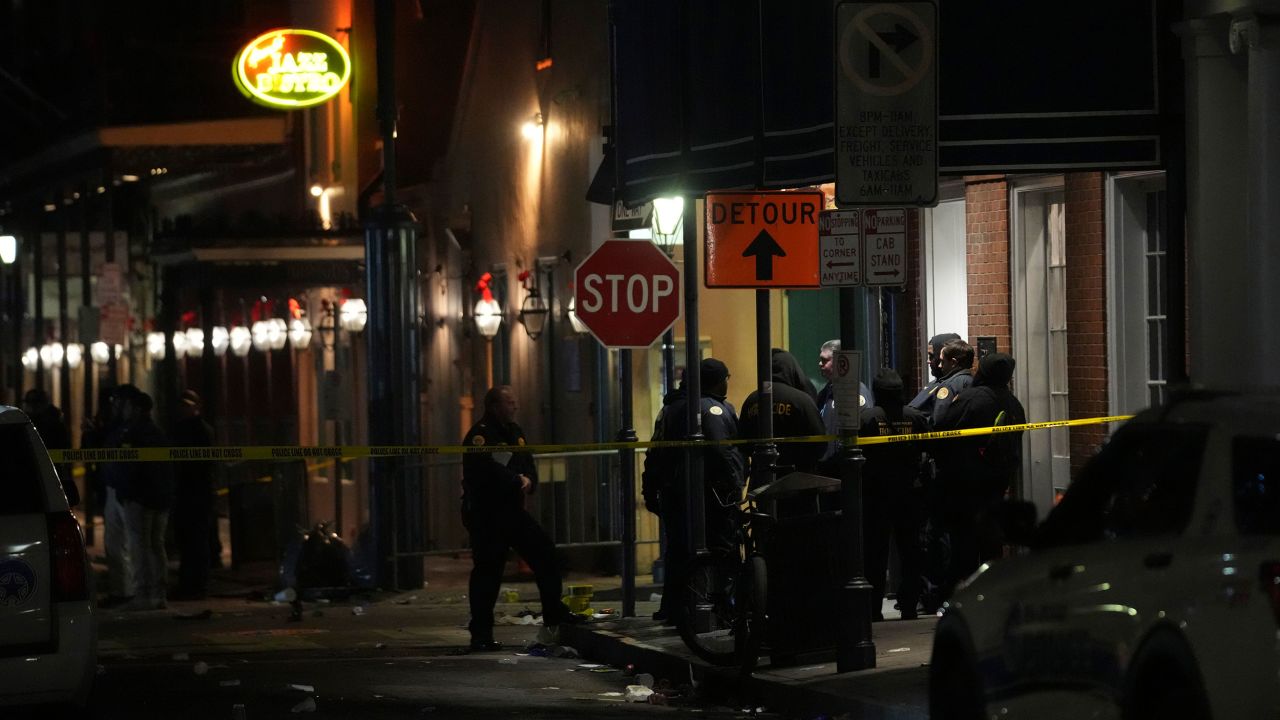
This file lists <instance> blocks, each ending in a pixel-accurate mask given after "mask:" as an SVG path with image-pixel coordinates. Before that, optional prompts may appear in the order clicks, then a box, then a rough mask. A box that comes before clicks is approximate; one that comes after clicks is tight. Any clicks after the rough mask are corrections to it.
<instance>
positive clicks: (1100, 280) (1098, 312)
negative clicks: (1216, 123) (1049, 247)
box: [1064, 172, 1108, 476]
mask: <svg viewBox="0 0 1280 720" xmlns="http://www.w3.org/2000/svg"><path fill="white" fill-rule="evenodd" d="M1065 183H1066V187H1065V188H1064V190H1065V196H1066V204H1067V207H1066V250H1067V289H1066V290H1067V390H1068V392H1069V396H1068V397H1069V399H1068V407H1069V413H1070V416H1071V418H1073V419H1075V418H1088V417H1098V416H1102V415H1106V414H1107V410H1108V405H1107V275H1106V273H1107V268H1106V251H1107V242H1106V218H1105V217H1104V215H1105V211H1104V207H1105V205H1104V201H1105V192H1106V191H1105V185H1104V183H1103V177H1102V173H1096V172H1092V173H1068V174H1067V175H1066V178H1065ZM1105 435H1106V430H1105V429H1104V428H1103V426H1101V425H1090V426H1086V427H1074V428H1071V471H1072V475H1073V476H1074V475H1075V473H1076V471H1077V470H1078V469H1079V468H1080V467H1081V466H1082V465H1083V464H1084V462H1085V461H1086V460H1088V459H1089V457H1090V456H1092V455H1093V453H1094V452H1095V451H1096V450H1097V448H1098V446H1099V445H1100V444H1101V443H1102V440H1103V438H1104V437H1105Z"/></svg>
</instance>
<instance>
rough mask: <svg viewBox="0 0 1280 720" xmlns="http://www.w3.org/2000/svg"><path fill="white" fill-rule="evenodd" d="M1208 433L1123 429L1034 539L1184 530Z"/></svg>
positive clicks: (1182, 428) (1052, 541)
mask: <svg viewBox="0 0 1280 720" xmlns="http://www.w3.org/2000/svg"><path fill="white" fill-rule="evenodd" d="M1207 436H1208V429H1207V428H1206V427H1205V426H1202V425H1155V424H1144V425H1139V426H1134V425H1130V426H1128V427H1126V428H1123V429H1121V430H1120V431H1118V432H1117V433H1116V435H1115V437H1114V438H1112V440H1111V442H1109V443H1107V445H1106V446H1104V447H1103V449H1102V450H1101V451H1100V452H1099V453H1098V454H1097V455H1096V456H1095V457H1094V458H1093V459H1092V460H1090V461H1089V464H1088V465H1086V466H1085V468H1084V470H1083V471H1081V473H1080V478H1079V479H1078V480H1076V482H1075V483H1074V484H1072V486H1071V488H1070V489H1068V490H1067V493H1066V495H1065V496H1064V497H1063V499H1062V502H1061V503H1059V504H1058V506H1057V507H1055V508H1054V510H1053V511H1052V512H1051V513H1050V514H1049V517H1048V518H1046V520H1045V524H1044V526H1043V528H1042V530H1041V537H1040V538H1039V540H1040V543H1039V544H1041V545H1070V544H1077V543H1085V542H1097V541H1102V540H1115V539H1121V538H1128V537H1149V536H1156V535H1175V534H1177V533H1180V532H1182V530H1183V528H1185V527H1186V525H1187V522H1188V521H1189V520H1190V519H1191V510H1192V504H1193V503H1194V501H1195V490H1196V481H1197V478H1198V477H1199V471H1200V464H1201V459H1202V458H1203V455H1204V446H1205V439H1206V438H1207ZM1277 477H1278V478H1280V476H1277Z"/></svg>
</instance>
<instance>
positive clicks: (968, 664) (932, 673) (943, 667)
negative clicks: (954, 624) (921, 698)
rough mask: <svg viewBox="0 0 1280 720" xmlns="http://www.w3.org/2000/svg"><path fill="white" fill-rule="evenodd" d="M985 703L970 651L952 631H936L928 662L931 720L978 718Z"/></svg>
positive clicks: (983, 714) (966, 644) (982, 715)
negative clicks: (931, 655)
mask: <svg viewBox="0 0 1280 720" xmlns="http://www.w3.org/2000/svg"><path fill="white" fill-rule="evenodd" d="M985 705H986V703H985V702H984V701H983V698H982V679H981V677H980V676H979V675H978V666H977V664H976V662H975V661H974V658H973V653H972V651H971V650H970V649H969V647H968V643H966V642H964V641H963V640H962V639H961V638H960V637H959V636H958V635H957V634H956V633H955V632H954V631H952V632H946V631H943V630H939V632H938V634H937V635H936V636H935V637H934V641H933V657H932V659H931V660H930V662H929V717H930V718H931V720H981V719H982V718H983V717H984V716H985V715H986V711H985Z"/></svg>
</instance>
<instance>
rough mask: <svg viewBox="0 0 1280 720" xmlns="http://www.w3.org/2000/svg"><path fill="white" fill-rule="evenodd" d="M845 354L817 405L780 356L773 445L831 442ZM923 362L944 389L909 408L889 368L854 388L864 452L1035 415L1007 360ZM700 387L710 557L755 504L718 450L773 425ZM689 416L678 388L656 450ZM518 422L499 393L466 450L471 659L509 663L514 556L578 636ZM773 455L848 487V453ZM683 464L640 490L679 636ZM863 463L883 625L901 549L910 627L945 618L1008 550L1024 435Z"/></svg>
mask: <svg viewBox="0 0 1280 720" xmlns="http://www.w3.org/2000/svg"><path fill="white" fill-rule="evenodd" d="M839 349H840V341H838V340H832V341H829V342H827V343H824V344H823V346H822V348H821V350H820V352H819V359H818V363H819V371H820V372H821V373H822V375H823V377H825V378H826V379H827V381H828V382H827V385H826V387H824V388H823V389H822V391H821V392H819V391H817V390H816V389H815V387H814V385H813V383H812V382H811V381H810V380H809V378H808V376H807V375H806V374H805V372H804V370H803V369H802V368H801V366H800V363H799V361H797V360H796V358H795V356H794V355H792V354H791V353H790V352H788V351H786V350H781V349H776V348H775V349H774V350H773V351H772V358H771V378H772V395H773V397H772V404H773V407H772V409H771V410H772V437H776V438H786V437H809V436H822V435H833V434H835V428H836V408H835V397H834V392H833V387H832V384H831V382H832V376H833V362H832V358H833V356H834V353H835V352H836V351H838V350H839ZM927 353H928V360H929V369H930V372H931V373H932V375H933V378H934V379H933V381H932V382H930V383H929V384H928V385H926V386H925V387H924V388H923V389H921V390H920V392H919V394H917V395H916V396H915V397H914V398H913V399H912V400H911V401H910V402H906V400H905V395H904V386H903V381H902V378H901V376H900V375H899V374H898V373H897V372H896V371H895V370H893V369H892V368H881V369H880V370H879V371H878V372H877V373H876V375H875V378H874V379H873V380H872V384H871V387H870V388H867V387H866V386H865V385H863V386H861V387H860V388H859V390H860V392H859V395H860V404H861V408H860V413H859V419H860V429H859V435H860V436H863V437H868V436H885V435H906V434H916V433H926V432H931V431H936V430H951V429H960V428H979V427H992V426H997V425H1020V424H1023V423H1025V422H1026V413H1025V412H1024V410H1023V408H1022V405H1021V403H1019V402H1018V400H1017V398H1016V397H1014V395H1013V393H1012V392H1011V390H1010V388H1009V383H1010V381H1011V379H1012V377H1013V369H1014V361H1013V358H1012V357H1010V356H1009V355H1006V354H1004V353H994V352H993V353H990V354H987V355H986V356H984V357H983V358H982V359H981V361H980V362H979V363H978V367H977V369H976V371H975V370H974V367H973V365H974V350H973V348H972V347H971V346H970V345H969V344H968V343H966V342H964V341H963V340H961V339H960V336H959V335H956V334H954V333H950V334H943V335H936V336H934V337H933V338H931V339H930V340H929V344H928V348H927ZM698 371H699V380H700V387H701V397H700V398H699V399H698V402H699V412H700V415H701V431H702V435H703V436H704V437H705V439H706V440H708V441H710V442H708V443H707V445H706V447H705V448H704V449H703V450H702V451H701V452H702V453H703V455H702V460H703V482H704V492H703V498H704V513H705V522H706V525H705V526H706V544H707V548H708V550H711V551H713V552H714V551H731V550H732V549H733V548H734V547H735V545H736V543H737V542H738V541H739V538H738V535H737V533H738V528H737V527H735V520H734V517H735V508H736V507H737V505H738V504H739V503H740V502H741V501H742V497H743V491H744V490H745V488H746V484H747V478H748V475H749V471H750V468H749V464H748V461H747V457H748V456H749V453H750V451H751V448H750V446H747V447H746V451H745V452H744V449H743V446H742V445H738V444H733V445H730V444H723V443H717V442H715V441H722V440H735V439H761V440H763V439H765V438H767V437H769V435H768V434H765V433H763V432H761V428H762V425H763V423H761V422H760V420H761V416H762V414H763V413H764V412H767V411H768V410H766V409H764V408H761V402H760V393H759V391H758V390H756V391H753V392H752V393H751V394H750V395H748V396H747V397H746V399H745V400H744V401H743V403H742V412H741V415H739V414H738V412H736V411H735V409H734V406H733V405H732V404H731V403H729V402H728V400H727V396H728V392H729V377H730V375H729V368H728V367H727V366H726V365H725V364H724V363H723V362H722V361H720V360H718V359H715V358H706V359H704V360H702V362H701V364H700V366H699V368H698ZM689 402H690V398H689V397H688V392H687V389H686V385H685V383H684V382H683V381H682V382H681V383H680V386H679V387H678V388H676V389H675V390H673V391H671V392H670V393H668V394H667V395H666V396H665V397H664V398H663V406H662V409H661V411H660V412H659V414H658V417H657V420H656V422H655V425H654V432H653V439H654V440H683V439H685V438H686V437H688V436H689V429H688V427H687V424H688V423H687V418H688V412H687V409H688V403H689ZM517 409H518V404H517V400H516V396H515V393H514V390H513V389H512V388H511V387H510V386H505V385H503V386H498V387H494V388H492V389H490V390H489V392H488V393H487V394H486V396H485V402H484V416H483V417H482V418H481V419H480V420H479V422H477V423H476V424H475V426H473V427H472V428H471V430H470V431H469V432H468V433H467V435H466V437H465V438H464V439H463V443H464V444H465V445H468V446H473V447H472V452H469V453H468V454H466V455H465V456H464V459H463V497H462V516H463V521H464V524H465V525H466V527H467V529H468V531H469V532H470V535H471V545H472V555H473V563H474V566H473V568H472V573H471V582H470V593H469V600H470V605H471V621H470V625H469V629H470V631H471V644H470V650H471V651H486V650H490V651H491V650H496V649H499V648H500V647H501V646H500V644H498V643H497V642H495V641H494V636H493V624H494V613H493V610H494V603H495V602H496V600H497V595H498V589H499V586H500V584H501V579H502V572H503V567H504V565H505V563H506V553H507V551H508V550H509V549H514V550H516V552H517V553H518V554H519V555H520V556H521V557H522V558H524V560H525V561H526V562H527V563H528V565H529V567H530V568H531V569H532V570H533V571H534V574H535V577H536V582H537V586H538V591H539V595H540V599H541V603H542V610H543V614H542V615H543V617H542V619H543V623H544V625H545V626H546V628H547V629H548V630H551V631H552V632H553V634H554V630H555V629H556V628H557V627H558V626H559V625H561V624H563V623H566V622H577V621H580V620H581V619H580V618H578V617H576V616H574V615H573V614H572V613H571V612H569V610H568V608H567V607H566V606H565V605H564V604H563V602H562V601H561V596H560V593H561V577H560V569H559V567H558V564H557V562H556V558H555V544H554V542H553V541H552V539H551V537H550V536H549V535H548V534H547V533H546V531H545V530H543V529H542V528H541V527H540V526H539V525H538V523H537V521H536V520H535V519H534V518H533V517H532V516H531V515H530V514H529V512H528V511H527V510H526V502H525V498H526V497H527V496H529V495H531V494H532V493H534V492H535V491H536V490H537V487H538V476H537V468H536V466H535V464H534V462H533V456H532V454H530V453H529V452H528V451H525V450H522V449H521V448H522V447H523V446H525V445H526V444H527V443H526V440H525V435H524V431H523V430H522V429H521V428H520V426H519V425H518V424H517V423H516V421H515V417H516V412H517ZM777 447H778V449H777V458H776V460H775V461H774V467H773V469H774V470H775V471H776V472H777V474H785V473H787V472H791V471H793V470H794V471H800V472H809V473H819V474H825V475H831V476H837V477H838V476H839V475H840V462H842V452H841V451H842V448H841V447H840V444H839V443H838V442H836V441H831V442H820V441H819V442H812V441H810V442H786V443H779V444H778V446H777ZM482 448H483V449H482ZM490 448H491V450H490ZM686 452H687V451H686V450H685V449H683V448H663V447H654V448H650V449H649V450H648V452H647V453H646V455H645V460H644V472H643V475H642V482H641V496H642V498H643V500H644V505H645V508H646V509H648V510H649V511H650V512H652V513H655V514H657V515H658V516H659V517H661V518H662V520H663V528H664V532H665V534H666V552H665V558H664V559H665V562H666V578H665V584H664V591H663V594H662V604H661V606H660V608H659V610H658V612H657V613H656V614H655V619H658V620H661V621H664V622H667V623H671V624H674V623H678V622H680V620H681V618H680V613H681V609H682V608H683V606H684V602H683V597H682V589H683V586H684V583H685V577H684V575H685V573H686V568H687V567H688V563H689V560H690V551H691V543H690V539H689V538H688V537H687V527H688V524H687V521H686V519H687V517H686V516H687V512H688V504H687V492H688V486H689V483H688V478H687V477H686V469H685V463H684V455H685V453H686ZM863 452H864V455H865V457H866V464H865V466H864V468H863V503H864V504H863V532H864V538H865V542H864V547H865V548H866V558H865V560H866V561H865V566H866V573H867V578H868V580H869V581H870V583H871V585H872V586H873V588H874V592H875V596H874V601H873V603H872V604H871V607H872V610H873V618H872V619H873V620H880V619H883V616H882V612H881V607H882V605H883V599H884V596H885V592H886V587H885V586H886V583H887V576H888V558H889V544H890V541H891V540H892V541H893V542H894V544H895V545H896V548H897V552H898V557H899V559H900V563H901V571H900V573H899V583H898V587H897V605H898V608H899V610H900V611H901V614H902V618H903V619H914V618H916V617H918V616H919V613H920V612H925V613H933V612H936V611H937V609H938V608H939V607H940V606H941V604H942V602H943V601H945V600H946V598H947V597H949V595H950V593H951V592H952V591H953V590H954V588H955V586H956V584H957V583H958V582H959V581H961V580H963V579H964V578H966V577H968V576H969V575H970V574H972V573H973V571H974V570H976V569H977V567H978V565H979V564H980V563H981V562H983V561H985V560H989V559H992V558H995V557H999V556H1000V554H1001V552H1002V550H1003V546H1002V539H1001V537H1000V533H999V531H998V528H997V525H996V523H995V521H994V511H995V508H996V506H997V504H998V503H999V501H1000V500H1001V499H1002V498H1003V497H1004V495H1005V493H1006V492H1007V491H1008V490H1009V489H1010V488H1011V487H1012V484H1013V480H1014V478H1015V476H1016V472H1017V468H1018V467H1019V466H1020V464H1021V433H1020V432H1007V433H995V434H987V435H978V436H974V437H961V438H948V439H946V440H929V441H904V442H890V443H878V444H872V445H868V446H867V447H866V448H865V449H864V451H863ZM834 550H835V549H834V548H832V551H834ZM544 634H545V633H544Z"/></svg>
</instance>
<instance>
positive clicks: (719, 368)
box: [699, 358, 729, 390]
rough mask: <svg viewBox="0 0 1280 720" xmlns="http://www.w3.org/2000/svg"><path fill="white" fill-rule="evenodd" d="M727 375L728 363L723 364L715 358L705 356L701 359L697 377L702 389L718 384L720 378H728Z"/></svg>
mask: <svg viewBox="0 0 1280 720" xmlns="http://www.w3.org/2000/svg"><path fill="white" fill-rule="evenodd" d="M728 377H729V366H728V365H725V364H724V363H722V362H720V361H719V360H717V359H715V358H706V359H704V360H703V361H702V366H701V371H700V373H699V378H700V381H701V383H702V388H703V389H704V390H705V389H707V388H709V387H711V386H712V385H717V384H719V383H720V382H721V381H722V380H726V379H728Z"/></svg>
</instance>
